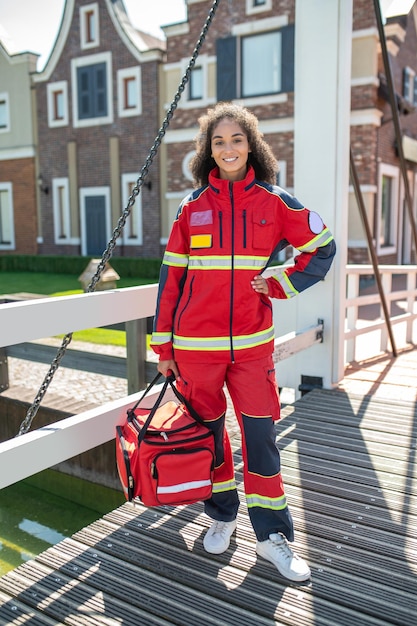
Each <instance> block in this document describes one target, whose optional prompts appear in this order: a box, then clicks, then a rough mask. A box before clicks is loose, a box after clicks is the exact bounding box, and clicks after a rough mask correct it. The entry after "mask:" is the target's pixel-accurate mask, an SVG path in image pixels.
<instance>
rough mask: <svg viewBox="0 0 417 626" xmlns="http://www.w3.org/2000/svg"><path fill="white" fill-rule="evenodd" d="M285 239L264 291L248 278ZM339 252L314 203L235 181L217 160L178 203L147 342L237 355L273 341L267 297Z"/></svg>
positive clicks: (185, 357)
mask: <svg viewBox="0 0 417 626" xmlns="http://www.w3.org/2000/svg"><path fill="white" fill-rule="evenodd" d="M287 245H292V246H294V248H297V249H298V250H299V251H300V254H299V255H298V256H297V257H296V258H295V264H294V265H293V266H292V265H291V266H285V267H280V266H278V267H277V271H276V273H275V275H274V276H273V277H270V278H268V279H267V280H268V286H269V296H265V295H261V294H258V293H256V292H255V291H254V290H253V288H252V286H251V280H252V279H253V278H254V276H256V275H258V274H261V272H262V271H263V270H264V269H265V268H266V266H267V265H268V264H269V263H270V261H271V260H272V258H273V257H274V256H275V254H276V253H277V252H278V251H279V250H281V249H282V248H284V247H285V246H287ZM334 254H335V243H334V240H333V237H332V235H331V233H330V232H329V230H328V229H327V228H326V226H325V225H324V224H323V222H322V220H321V218H320V216H319V215H317V213H314V212H313V211H309V210H308V209H306V208H305V207H303V206H302V205H301V204H300V203H299V202H298V200H297V199H296V198H294V197H293V196H291V195H290V194H288V193H287V192H286V191H284V190H283V189H281V188H280V187H276V186H272V185H269V184H267V183H263V182H260V181H258V180H256V179H255V175H254V171H253V169H252V168H249V170H248V173H247V175H246V177H245V179H244V180H242V181H238V182H234V183H231V182H229V181H227V180H222V179H220V178H218V170H217V168H216V169H214V170H213V171H212V172H211V173H210V176H209V184H208V185H207V186H205V187H202V188H200V189H198V190H196V191H194V192H192V193H191V194H190V195H189V196H188V197H187V198H185V199H184V200H183V202H182V204H181V205H180V208H179V210H178V214H177V217H176V219H175V222H174V224H173V227H172V231H171V235H170V237H169V241H168V244H167V247H166V251H165V255H164V259H163V262H162V267H161V275H160V282H159V293H158V302H157V310H156V315H155V322H154V332H153V335H152V341H151V346H152V348H153V350H154V351H155V352H156V353H157V354H159V356H160V359H163V360H166V359H172V358H174V359H175V360H177V361H178V362H181V361H189V362H195V363H202V362H209V361H212V362H217V363H219V362H237V361H248V360H252V359H258V358H261V357H263V356H266V355H268V354H271V353H272V351H273V348H274V326H273V321H272V305H271V301H270V297H273V298H290V297H292V296H294V295H296V294H297V293H299V292H300V291H303V290H304V289H307V287H310V286H311V285H314V283H316V282H317V281H319V280H322V279H323V278H324V276H325V275H326V273H327V271H328V270H329V268H330V265H331V263H332V260H333V257H334Z"/></svg>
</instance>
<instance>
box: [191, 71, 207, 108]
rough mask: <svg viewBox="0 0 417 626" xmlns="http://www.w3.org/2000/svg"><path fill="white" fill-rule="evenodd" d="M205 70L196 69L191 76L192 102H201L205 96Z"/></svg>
mask: <svg viewBox="0 0 417 626" xmlns="http://www.w3.org/2000/svg"><path fill="white" fill-rule="evenodd" d="M203 80H204V75H203V68H202V67H201V66H200V67H194V68H193V69H192V71H191V74H190V83H189V89H190V91H189V94H190V100H201V99H202V98H203V96H204V82H203Z"/></svg>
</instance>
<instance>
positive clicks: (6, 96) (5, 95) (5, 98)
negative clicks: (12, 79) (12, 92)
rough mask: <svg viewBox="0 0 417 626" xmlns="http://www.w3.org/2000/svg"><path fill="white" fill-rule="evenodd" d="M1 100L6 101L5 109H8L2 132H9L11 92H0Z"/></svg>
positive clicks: (0, 130)
mask: <svg viewBox="0 0 417 626" xmlns="http://www.w3.org/2000/svg"><path fill="white" fill-rule="evenodd" d="M0 101H4V103H5V110H6V115H5V117H6V125H5V126H2V127H1V128H0V133H9V132H10V103H9V94H8V93H7V92H3V93H0Z"/></svg>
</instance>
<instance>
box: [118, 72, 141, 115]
mask: <svg viewBox="0 0 417 626" xmlns="http://www.w3.org/2000/svg"><path fill="white" fill-rule="evenodd" d="M117 92H118V109H119V116H120V117H129V116H132V115H140V114H141V113H142V89H141V70H140V67H129V68H126V69H123V70H119V71H118V72H117Z"/></svg>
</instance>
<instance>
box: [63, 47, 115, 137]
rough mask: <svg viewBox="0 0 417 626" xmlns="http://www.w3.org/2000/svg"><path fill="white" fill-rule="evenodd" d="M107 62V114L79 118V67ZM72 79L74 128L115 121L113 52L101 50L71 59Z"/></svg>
mask: <svg viewBox="0 0 417 626" xmlns="http://www.w3.org/2000/svg"><path fill="white" fill-rule="evenodd" d="M98 63H105V64H106V79H107V111H108V113H107V115H103V116H102V117H89V118H86V119H84V118H83V119H79V117H78V82H77V69H78V68H79V67H83V66H86V65H96V64H98ZM71 80H72V110H73V126H74V128H86V127H88V126H101V125H103V124H112V123H113V80H112V53H111V52H101V53H98V54H91V55H89V56H85V57H79V58H78V59H72V60H71Z"/></svg>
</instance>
